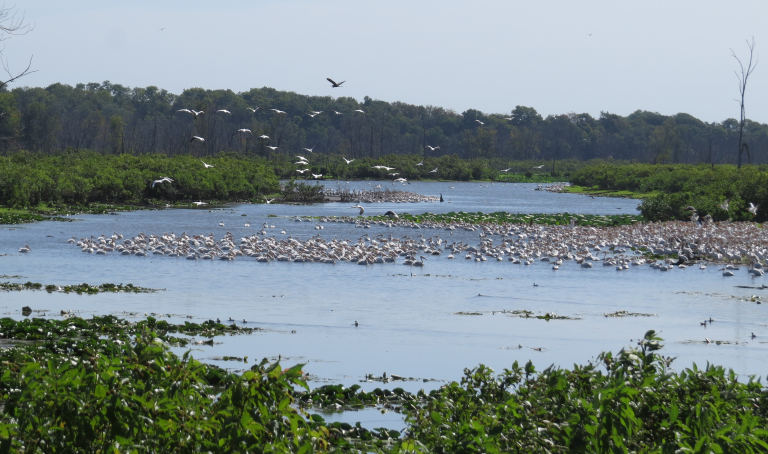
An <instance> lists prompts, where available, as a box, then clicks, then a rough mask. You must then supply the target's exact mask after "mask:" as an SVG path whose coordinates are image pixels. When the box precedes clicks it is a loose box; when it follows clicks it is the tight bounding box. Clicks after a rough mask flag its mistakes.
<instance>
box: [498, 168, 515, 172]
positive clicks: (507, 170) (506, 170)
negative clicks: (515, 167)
mask: <svg viewBox="0 0 768 454" xmlns="http://www.w3.org/2000/svg"><path fill="white" fill-rule="evenodd" d="M510 170H512V168H511V167H510V168H509V169H504V170H499V172H504V173H507V172H509V171H510Z"/></svg>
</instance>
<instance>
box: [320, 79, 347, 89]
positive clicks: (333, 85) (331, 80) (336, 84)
mask: <svg viewBox="0 0 768 454" xmlns="http://www.w3.org/2000/svg"><path fill="white" fill-rule="evenodd" d="M325 79H326V80H327V81H328V82H330V83H331V85H332V88H338V87H341V84H343V83H344V82H346V80H342V81H341V82H339V83H336V82H334V81H333V79H331V78H330V77H326V78H325Z"/></svg>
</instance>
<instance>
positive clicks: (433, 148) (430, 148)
mask: <svg viewBox="0 0 768 454" xmlns="http://www.w3.org/2000/svg"><path fill="white" fill-rule="evenodd" d="M427 148H429V151H435V150H439V149H440V147H439V146H437V147H431V146H429V145H427Z"/></svg>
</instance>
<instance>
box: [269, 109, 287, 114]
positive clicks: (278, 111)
mask: <svg viewBox="0 0 768 454" xmlns="http://www.w3.org/2000/svg"><path fill="white" fill-rule="evenodd" d="M269 110H271V111H272V112H274V113H279V114H281V113H282V114H284V113H285V111H284V110H277V109H269Z"/></svg>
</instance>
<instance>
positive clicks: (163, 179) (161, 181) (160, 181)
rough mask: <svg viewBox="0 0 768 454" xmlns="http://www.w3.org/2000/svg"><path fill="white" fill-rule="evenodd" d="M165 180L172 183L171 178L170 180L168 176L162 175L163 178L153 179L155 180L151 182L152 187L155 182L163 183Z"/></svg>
mask: <svg viewBox="0 0 768 454" xmlns="http://www.w3.org/2000/svg"><path fill="white" fill-rule="evenodd" d="M165 182H168V183H172V182H173V180H171V179H170V178H168V177H163V178H161V179H159V180H155V181H153V182H152V187H153V188H154V187H155V185H156V184H160V183H165Z"/></svg>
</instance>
